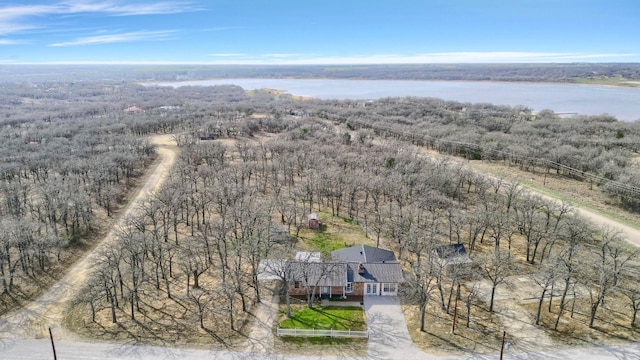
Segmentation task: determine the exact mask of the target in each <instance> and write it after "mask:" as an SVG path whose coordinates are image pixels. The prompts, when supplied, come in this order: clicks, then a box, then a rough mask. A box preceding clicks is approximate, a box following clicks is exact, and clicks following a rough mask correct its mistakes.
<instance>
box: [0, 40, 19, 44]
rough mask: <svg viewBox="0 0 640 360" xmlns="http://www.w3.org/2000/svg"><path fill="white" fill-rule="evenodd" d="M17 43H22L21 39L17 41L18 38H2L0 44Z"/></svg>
mask: <svg viewBox="0 0 640 360" xmlns="http://www.w3.org/2000/svg"><path fill="white" fill-rule="evenodd" d="M15 44H21V42H20V41H16V40H10V39H0V46H2V45H15Z"/></svg>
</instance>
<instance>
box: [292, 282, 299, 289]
mask: <svg viewBox="0 0 640 360" xmlns="http://www.w3.org/2000/svg"><path fill="white" fill-rule="evenodd" d="M293 287H294V288H296V289H300V281H294V282H293Z"/></svg>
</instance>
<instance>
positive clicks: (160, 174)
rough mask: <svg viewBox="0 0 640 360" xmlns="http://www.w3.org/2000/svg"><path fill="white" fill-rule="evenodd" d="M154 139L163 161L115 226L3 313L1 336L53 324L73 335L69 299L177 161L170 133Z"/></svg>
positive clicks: (23, 334) (34, 333)
mask: <svg viewBox="0 0 640 360" xmlns="http://www.w3.org/2000/svg"><path fill="white" fill-rule="evenodd" d="M151 142H152V143H153V144H155V145H157V152H158V155H159V156H160V161H159V163H158V164H157V165H156V167H155V168H154V169H151V170H150V171H149V173H148V175H147V179H146V182H145V183H144V185H143V186H142V188H141V189H140V190H139V191H138V194H137V195H136V196H135V198H133V200H131V202H130V203H129V205H128V206H127V208H126V209H125V211H123V212H122V214H121V215H120V218H119V219H118V220H117V221H116V222H115V223H114V225H113V227H112V230H111V231H110V232H109V233H108V234H107V235H106V236H105V237H104V239H102V240H101V241H100V243H99V244H98V245H97V246H96V247H95V248H94V249H93V250H92V251H91V252H89V253H87V254H85V255H84V256H83V257H82V258H81V259H80V260H78V261H77V262H76V263H75V264H74V265H73V266H72V267H71V269H69V271H68V272H67V274H66V275H65V276H64V277H63V278H62V279H60V281H58V282H57V283H56V284H54V285H53V286H52V287H51V288H49V290H47V292H45V293H44V294H42V295H41V296H40V297H39V298H37V299H36V300H35V301H33V302H31V303H30V304H28V305H27V306H25V307H23V308H21V309H18V310H15V311H12V312H10V313H8V314H6V315H4V316H2V317H0V339H3V340H7V339H17V338H21V339H26V338H41V337H45V336H48V334H49V333H48V327H50V326H51V327H54V328H56V334H59V335H57V337H62V338H66V339H73V338H74V335H73V334H70V333H68V332H65V331H64V329H63V328H62V326H61V324H62V322H63V319H64V316H65V310H66V308H67V306H68V302H69V301H70V300H72V299H73V298H74V296H75V294H76V292H77V291H78V290H79V289H81V288H82V286H83V284H84V283H85V282H86V279H87V276H88V275H89V274H90V272H91V269H92V266H93V264H95V263H96V258H97V254H99V253H100V251H101V250H103V249H106V248H107V247H109V246H111V245H112V243H113V242H114V241H115V236H114V234H115V229H117V228H118V226H119V225H120V224H121V223H122V221H123V219H124V218H125V217H127V216H129V215H132V214H135V212H136V211H137V208H138V205H139V204H141V203H143V202H144V201H145V200H146V199H147V198H148V197H149V196H150V194H152V193H153V192H154V191H156V190H157V189H158V188H159V187H160V186H161V185H162V183H163V182H164V180H165V179H166V178H167V175H168V174H169V170H170V169H171V167H172V166H173V164H174V162H175V158H176V154H177V147H176V146H175V143H174V142H173V140H172V138H171V135H158V136H154V137H152V139H151Z"/></svg>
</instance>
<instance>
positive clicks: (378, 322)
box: [364, 296, 433, 360]
mask: <svg viewBox="0 0 640 360" xmlns="http://www.w3.org/2000/svg"><path fill="white" fill-rule="evenodd" d="M364 310H365V312H366V314H367V326H368V327H369V352H368V357H369V358H371V359H403V360H410V359H427V358H431V359H432V358H433V356H428V355H427V354H425V353H423V352H422V351H421V350H419V349H418V348H416V347H415V346H414V345H413V342H412V341H411V336H409V330H407V323H406V322H405V320H404V314H403V313H402V308H401V306H400V302H399V300H398V298H397V297H395V296H365V297H364Z"/></svg>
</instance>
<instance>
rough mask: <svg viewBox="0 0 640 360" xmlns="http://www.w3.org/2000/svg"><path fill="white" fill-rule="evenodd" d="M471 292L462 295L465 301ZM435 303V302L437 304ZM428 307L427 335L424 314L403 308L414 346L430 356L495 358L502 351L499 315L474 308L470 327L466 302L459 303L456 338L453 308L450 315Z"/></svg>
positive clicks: (481, 307) (438, 307)
mask: <svg viewBox="0 0 640 360" xmlns="http://www.w3.org/2000/svg"><path fill="white" fill-rule="evenodd" d="M466 296H467V291H466V290H465V289H464V288H463V289H462V291H461V297H462V299H465V298H466ZM434 302H435V301H434ZM434 302H432V305H430V306H428V307H427V315H426V318H425V332H422V331H420V311H419V308H418V306H417V305H409V304H405V305H403V306H402V309H403V312H404V314H405V319H406V321H407V327H408V329H409V334H410V335H411V339H412V340H413V343H414V344H415V345H416V346H417V347H418V348H420V349H422V350H425V351H427V352H430V353H447V354H451V353H456V354H462V353H474V354H491V353H496V351H500V345H501V340H502V329H503V328H504V327H503V325H502V322H501V321H500V319H499V318H498V316H496V315H495V314H491V313H489V312H488V311H487V310H486V309H485V307H484V306H482V305H481V306H478V305H472V306H471V321H470V323H469V327H466V318H467V310H466V306H465V304H464V300H459V301H458V314H457V320H456V330H455V334H452V333H451V329H452V324H453V304H452V305H451V310H450V314H447V313H446V312H445V311H443V310H442V309H441V308H440V306H436V305H433V304H434Z"/></svg>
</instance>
